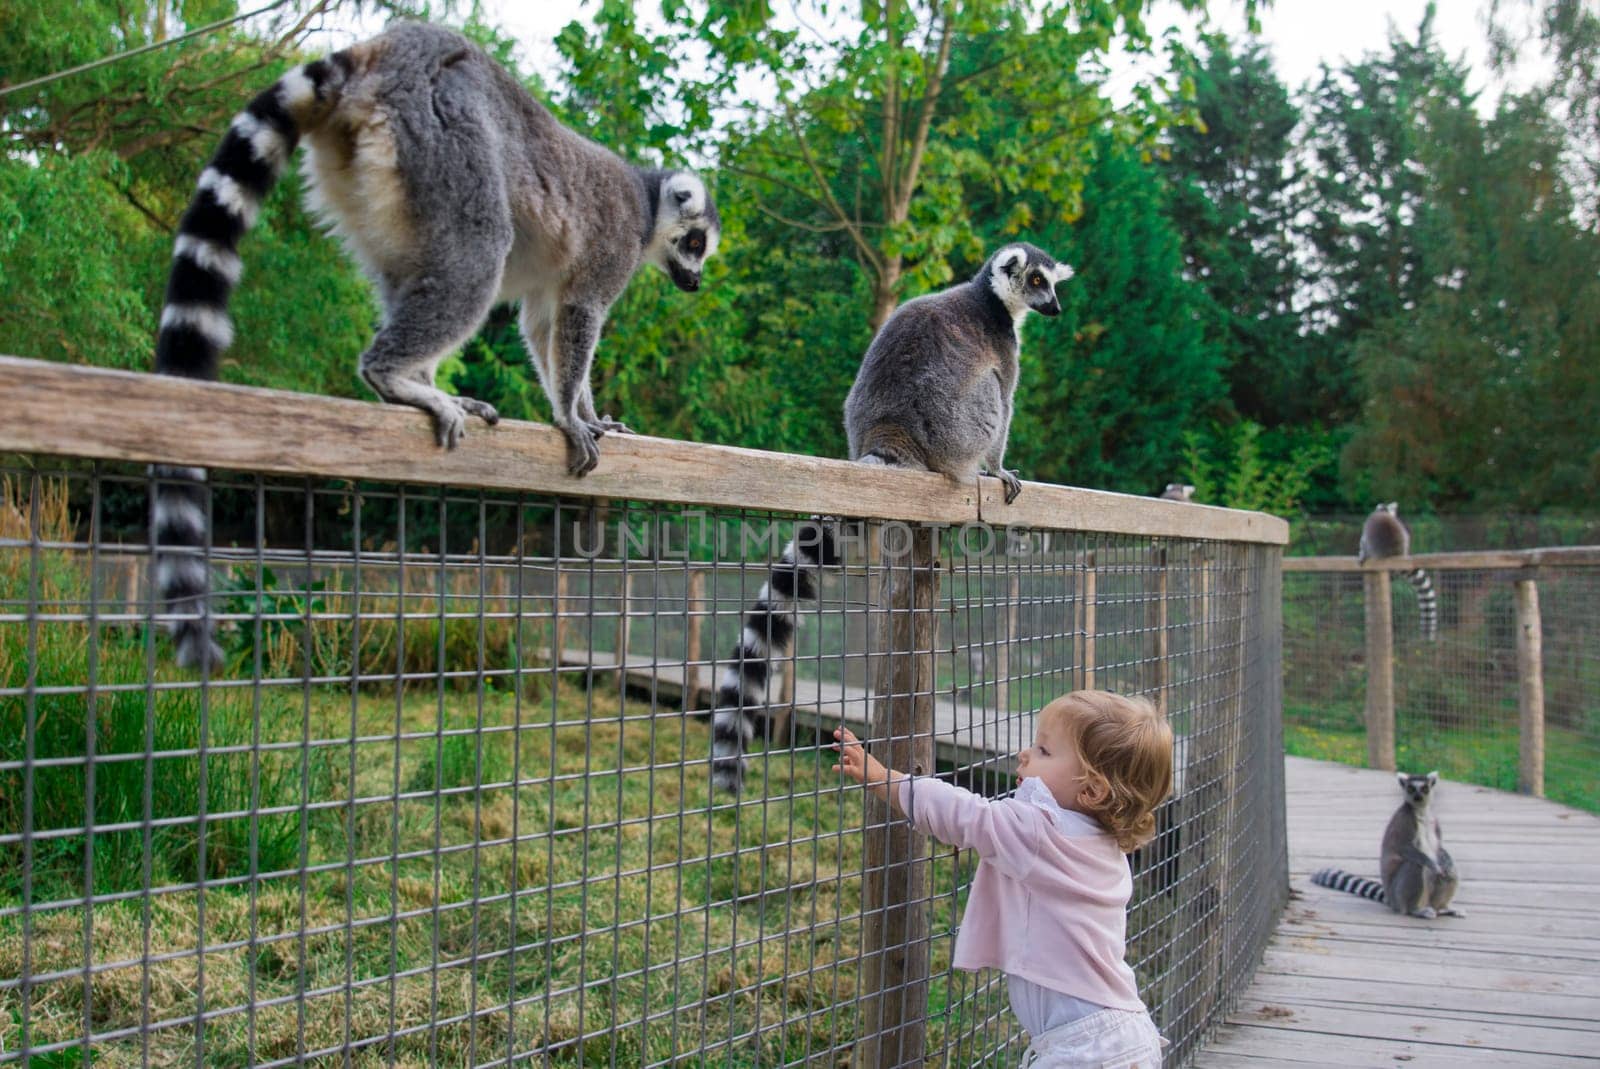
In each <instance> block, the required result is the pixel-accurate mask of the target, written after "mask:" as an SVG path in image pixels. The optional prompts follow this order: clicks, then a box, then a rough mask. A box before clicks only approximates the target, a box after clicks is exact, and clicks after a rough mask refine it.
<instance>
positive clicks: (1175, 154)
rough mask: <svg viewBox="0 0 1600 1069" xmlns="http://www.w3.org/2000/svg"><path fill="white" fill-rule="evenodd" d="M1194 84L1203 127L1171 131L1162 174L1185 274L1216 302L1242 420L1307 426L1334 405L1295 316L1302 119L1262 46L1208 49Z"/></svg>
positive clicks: (1212, 328)
mask: <svg viewBox="0 0 1600 1069" xmlns="http://www.w3.org/2000/svg"><path fill="white" fill-rule="evenodd" d="M1193 79H1194V86H1195V108H1196V109H1197V111H1198V118H1199V121H1198V122H1197V123H1195V124H1193V125H1185V126H1178V127H1175V128H1174V129H1173V130H1172V131H1171V133H1170V134H1169V135H1168V138H1167V141H1168V144H1167V151H1166V152H1165V153H1164V154H1163V156H1164V159H1163V162H1164V166H1163V167H1162V172H1163V173H1164V174H1165V175H1166V177H1167V179H1168V181H1170V182H1171V184H1172V200H1171V218H1172V220H1173V223H1174V224H1175V225H1176V226H1177V228H1178V231H1179V233H1180V234H1181V235H1182V240H1183V260H1184V269H1185V271H1186V273H1187V274H1188V276H1189V277H1190V278H1192V279H1194V280H1195V281H1196V282H1197V283H1199V285H1200V286H1201V288H1202V289H1204V290H1205V292H1206V294H1207V296H1209V297H1210V298H1211V308H1210V309H1209V312H1208V315H1207V323H1206V326H1207V335H1208V337H1209V338H1211V339H1212V340H1213V341H1214V343H1215V344H1217V345H1218V346H1220V347H1221V348H1222V349H1223V350H1224V351H1225V352H1226V353H1227V356H1228V373H1227V374H1228V388H1229V394H1230V396H1231V398H1232V400H1233V404H1234V407H1235V408H1236V409H1237V410H1238V412H1239V414H1240V415H1241V416H1243V417H1244V418H1246V419H1250V420H1255V421H1257V422H1260V423H1262V424H1264V425H1266V426H1278V425H1280V424H1285V423H1296V422H1304V421H1307V420H1309V419H1311V418H1314V416H1315V415H1316V414H1318V413H1320V412H1321V411H1322V410H1323V408H1324V406H1325V405H1326V400H1327V399H1326V396H1325V394H1326V389H1325V387H1323V386H1322V384H1320V383H1318V381H1317V378H1318V370H1319V369H1317V368H1316V367H1315V366H1313V364H1312V362H1311V360H1310V359H1309V357H1310V354H1311V352H1312V351H1314V347H1312V346H1310V345H1308V344H1307V342H1306V339H1305V338H1304V337H1303V336H1302V334H1301V317H1300V315H1299V313H1298V312H1297V311H1296V309H1295V300H1296V298H1297V297H1298V296H1299V294H1300V291H1301V289H1302V279H1301V274H1300V268H1299V264H1298V262H1297V260H1296V256H1295V233H1294V219H1295V214H1296V212H1297V211H1298V210H1299V204H1298V198H1297V197H1296V196H1295V179H1296V176H1295V170H1294V166H1293V162H1292V158H1293V152H1294V149H1295V142H1294V134H1295V129H1296V127H1297V125H1298V123H1299V121H1300V110H1299V108H1298V107H1297V106H1296V105H1295V104H1294V102H1293V101H1292V100H1291V99H1290V96H1289V90H1288V89H1287V87H1285V86H1284V84H1283V83H1282V82H1281V81H1280V80H1279V79H1278V76H1277V74H1276V73H1275V71H1274V70H1273V66H1272V57H1271V55H1270V54H1269V53H1268V51H1267V49H1266V47H1265V46H1264V45H1263V44H1261V43H1260V42H1259V41H1252V42H1247V43H1246V44H1244V45H1243V46H1242V47H1239V48H1235V47H1234V46H1233V45H1232V44H1231V43H1229V42H1228V41H1227V40H1226V39H1225V38H1220V37H1213V38H1210V39H1208V41H1207V42H1206V50H1205V54H1204V56H1203V57H1202V58H1201V59H1200V61H1199V62H1198V63H1197V65H1196V67H1195V70H1194V74H1193Z"/></svg>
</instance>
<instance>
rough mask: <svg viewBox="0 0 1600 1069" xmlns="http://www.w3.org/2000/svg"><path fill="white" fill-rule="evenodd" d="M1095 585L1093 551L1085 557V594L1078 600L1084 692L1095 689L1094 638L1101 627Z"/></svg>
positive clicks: (1080, 661)
mask: <svg viewBox="0 0 1600 1069" xmlns="http://www.w3.org/2000/svg"><path fill="white" fill-rule="evenodd" d="M1095 585H1096V584H1095V574H1094V550H1092V549H1091V550H1090V551H1089V552H1088V553H1087V554H1085V555H1084V561H1083V592H1082V594H1081V596H1080V597H1079V598H1078V602H1079V603H1080V604H1081V605H1082V606H1083V646H1082V649H1083V656H1082V657H1081V658H1080V659H1079V664H1081V665H1082V666H1083V689H1084V690H1093V689H1094V664H1095V656H1096V655H1095V649H1094V636H1095V629H1096V628H1097V627H1098V626H1099V623H1098V622H1097V621H1096V620H1095V599H1096V597H1097V594H1096V591H1095Z"/></svg>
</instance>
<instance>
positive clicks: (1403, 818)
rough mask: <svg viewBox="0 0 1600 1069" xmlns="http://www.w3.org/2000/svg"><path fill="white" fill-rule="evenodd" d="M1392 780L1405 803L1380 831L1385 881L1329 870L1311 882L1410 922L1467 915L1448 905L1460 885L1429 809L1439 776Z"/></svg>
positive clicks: (1400, 774)
mask: <svg viewBox="0 0 1600 1069" xmlns="http://www.w3.org/2000/svg"><path fill="white" fill-rule="evenodd" d="M1395 778H1396V779H1397V780H1398V781H1399V783H1400V789H1401V790H1402V791H1404V792H1405V801H1404V802H1402V803H1401V805H1400V808H1399V809H1397V810H1395V813H1394V816H1392V817H1390V818H1389V823H1388V825H1387V826H1386V827H1385V828H1384V830H1383V845H1382V846H1381V847H1380V849H1379V857H1378V866H1379V871H1380V872H1381V873H1382V876H1383V882H1382V883H1381V884H1380V883H1378V882H1377V881H1376V880H1370V879H1367V878H1365V877H1361V876H1352V875H1351V874H1350V873H1348V872H1345V871H1343V870H1341V869H1332V868H1330V869H1322V870H1321V871H1319V872H1316V873H1314V874H1313V875H1312V877H1311V882H1312V883H1315V884H1320V885H1322V886H1323V887H1331V888H1333V889H1334V890H1335V891H1347V892H1349V893H1351V894H1356V895H1360V896H1361V897H1363V898H1370V899H1372V900H1373V901H1374V902H1382V903H1384V904H1385V905H1387V906H1388V907H1389V908H1390V909H1392V910H1394V912H1396V913H1400V914H1405V915H1409V916H1413V917H1424V918H1431V917H1434V916H1446V917H1462V916H1465V915H1466V914H1465V913H1463V912H1462V911H1461V910H1459V909H1453V908H1451V906H1450V900H1451V899H1452V898H1454V897H1455V893H1456V888H1457V886H1459V883H1460V880H1459V878H1458V877H1457V875H1456V866H1455V861H1454V860H1453V859H1452V858H1451V857H1450V852H1449V851H1448V850H1446V849H1445V848H1444V842H1443V840H1442V838H1441V835H1440V831H1439V820H1438V818H1437V817H1435V816H1434V815H1433V812H1432V810H1431V808H1430V805H1429V802H1430V799H1431V797H1432V794H1433V789H1434V787H1436V786H1437V785H1438V782H1439V774H1438V773H1437V772H1429V773H1428V774H1427V775H1425V776H1408V775H1407V774H1406V773H1404V772H1397V773H1395Z"/></svg>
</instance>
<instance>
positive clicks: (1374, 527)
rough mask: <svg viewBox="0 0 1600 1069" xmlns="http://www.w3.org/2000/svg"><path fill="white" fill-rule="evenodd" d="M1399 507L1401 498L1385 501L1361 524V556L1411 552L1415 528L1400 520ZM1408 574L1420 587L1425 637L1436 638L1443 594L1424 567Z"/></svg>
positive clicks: (1358, 556)
mask: <svg viewBox="0 0 1600 1069" xmlns="http://www.w3.org/2000/svg"><path fill="white" fill-rule="evenodd" d="M1399 510H1400V504H1399V502H1397V501H1390V502H1388V503H1386V504H1381V505H1379V506H1377V507H1376V508H1374V509H1373V510H1372V514H1371V515H1370V516H1368V517H1367V522H1366V523H1365V524H1363V525H1362V527H1361V547H1360V549H1359V550H1358V551H1357V553H1356V559H1357V560H1359V561H1368V560H1381V559H1382V558H1384V557H1409V556H1411V532H1410V531H1409V530H1408V529H1407V528H1406V525H1405V524H1404V523H1401V522H1400V511H1399ZM1406 578H1407V579H1409V580H1410V581H1411V585H1412V586H1413V587H1414V588H1416V591H1417V615H1418V617H1419V618H1420V620H1421V623H1422V637H1423V638H1425V639H1428V640H1429V641H1432V640H1434V639H1436V638H1438V637H1439V595H1438V594H1437V593H1435V592H1434V589H1433V580H1431V579H1429V578H1428V573H1427V572H1426V571H1424V570H1423V569H1421V568H1415V569H1413V570H1411V571H1409V572H1407V573H1406Z"/></svg>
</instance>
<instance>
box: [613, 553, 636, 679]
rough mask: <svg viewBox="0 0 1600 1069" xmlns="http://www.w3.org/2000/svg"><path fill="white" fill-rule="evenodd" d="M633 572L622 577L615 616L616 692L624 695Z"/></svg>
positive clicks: (630, 622)
mask: <svg viewBox="0 0 1600 1069" xmlns="http://www.w3.org/2000/svg"><path fill="white" fill-rule="evenodd" d="M633 575H634V573H633V572H631V571H630V572H625V573H624V574H623V576H622V595H621V599H622V604H621V606H620V609H619V612H618V614H617V692H618V693H619V694H626V693H627V691H628V630H629V628H630V626H631V625H632V622H633V621H632V620H630V619H629V617H628V607H629V606H630V605H631V604H632V603H633Z"/></svg>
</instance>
